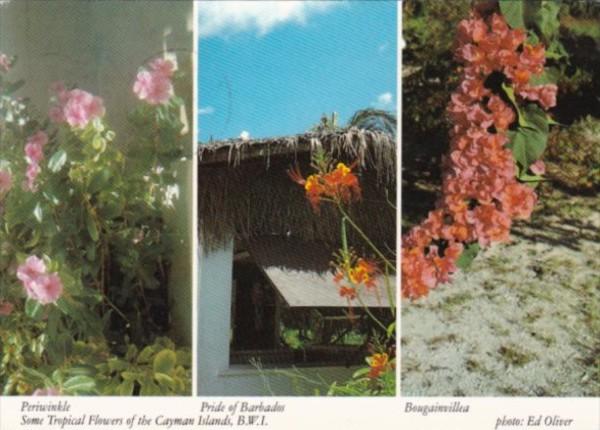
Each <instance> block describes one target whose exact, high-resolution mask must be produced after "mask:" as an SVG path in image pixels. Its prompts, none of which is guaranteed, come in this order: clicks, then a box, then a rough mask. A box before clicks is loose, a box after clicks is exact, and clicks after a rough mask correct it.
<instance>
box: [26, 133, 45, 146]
mask: <svg viewBox="0 0 600 430" xmlns="http://www.w3.org/2000/svg"><path fill="white" fill-rule="evenodd" d="M27 143H31V144H33V145H39V146H42V147H43V146H46V144H47V143H48V135H47V134H46V133H44V132H43V131H38V132H37V133H35V134H34V135H32V136H30V137H29V139H27Z"/></svg>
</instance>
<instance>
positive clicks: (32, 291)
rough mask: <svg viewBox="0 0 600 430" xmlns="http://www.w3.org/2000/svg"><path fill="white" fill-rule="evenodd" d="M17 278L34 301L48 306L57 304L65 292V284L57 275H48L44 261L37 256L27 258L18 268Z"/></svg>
mask: <svg viewBox="0 0 600 430" xmlns="http://www.w3.org/2000/svg"><path fill="white" fill-rule="evenodd" d="M17 278H18V279H19V280H20V281H21V283H22V284H23V288H24V289H25V293H26V294H27V296H28V297H29V298H31V299H33V300H37V301H38V302H40V303H42V304H44V305H46V304H49V303H54V302H56V301H57V300H58V299H59V298H60V296H61V295H62V292H63V284H62V281H61V279H60V277H59V276H58V274H57V273H47V269H46V264H45V263H44V260H42V259H41V258H38V257H37V256H35V255H32V256H29V257H27V259H26V260H25V262H24V263H23V264H21V265H19V267H18V268H17Z"/></svg>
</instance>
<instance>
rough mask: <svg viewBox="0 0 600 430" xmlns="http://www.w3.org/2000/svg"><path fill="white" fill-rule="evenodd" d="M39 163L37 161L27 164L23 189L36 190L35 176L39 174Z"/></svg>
mask: <svg viewBox="0 0 600 430" xmlns="http://www.w3.org/2000/svg"><path fill="white" fill-rule="evenodd" d="M41 170H42V169H41V168H40V165H39V164H37V163H31V164H29V165H28V166H27V171H26V172H25V176H26V177H27V181H25V189H27V190H29V191H36V190H37V186H36V184H35V180H36V178H37V176H38V175H39V174H40V171H41Z"/></svg>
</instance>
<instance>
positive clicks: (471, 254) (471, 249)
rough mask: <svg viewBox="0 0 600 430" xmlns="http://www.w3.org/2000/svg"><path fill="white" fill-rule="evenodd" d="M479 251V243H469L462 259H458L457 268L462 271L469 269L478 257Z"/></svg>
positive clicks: (461, 256)
mask: <svg viewBox="0 0 600 430" xmlns="http://www.w3.org/2000/svg"><path fill="white" fill-rule="evenodd" d="M479 249H480V246H479V243H477V242H474V243H469V244H468V245H467V246H465V249H464V250H463V252H462V254H461V255H460V257H458V260H457V261H456V266H457V267H458V268H459V269H461V270H466V269H468V268H469V267H470V266H471V264H472V263H473V260H474V259H475V257H477V254H478V253H479Z"/></svg>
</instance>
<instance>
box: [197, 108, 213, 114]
mask: <svg viewBox="0 0 600 430" xmlns="http://www.w3.org/2000/svg"><path fill="white" fill-rule="evenodd" d="M213 113H215V108H214V107H212V106H206V107H201V108H200V109H198V115H210V114H213Z"/></svg>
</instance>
